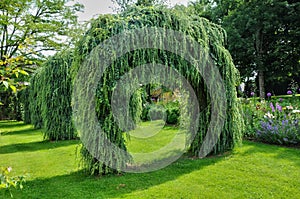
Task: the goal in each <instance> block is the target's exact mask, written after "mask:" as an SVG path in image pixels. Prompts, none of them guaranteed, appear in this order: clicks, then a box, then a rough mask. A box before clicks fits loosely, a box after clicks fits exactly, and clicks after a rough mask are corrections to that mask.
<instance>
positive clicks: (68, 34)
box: [0, 0, 82, 90]
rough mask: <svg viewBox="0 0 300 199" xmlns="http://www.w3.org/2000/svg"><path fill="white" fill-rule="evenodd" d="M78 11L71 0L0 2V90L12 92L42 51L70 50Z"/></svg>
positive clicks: (33, 66) (15, 0)
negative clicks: (5, 89) (4, 89)
mask: <svg viewBox="0 0 300 199" xmlns="http://www.w3.org/2000/svg"><path fill="white" fill-rule="evenodd" d="M71 4H72V5H71ZM81 9H82V5H80V4H77V3H75V4H74V3H72V0H2V1H1V4H0V75H1V76H0V88H1V90H2V89H3V88H8V87H12V88H13V90H14V88H15V87H16V84H17V82H18V80H16V79H18V76H19V74H25V72H24V71H26V70H27V71H28V70H29V69H32V68H36V67H37V65H39V64H40V62H39V60H40V59H43V58H45V56H46V54H45V52H47V51H52V52H53V51H58V50H60V49H62V48H64V47H66V46H68V47H69V45H70V44H71V43H72V38H74V37H73V36H74V34H75V32H76V28H77V16H76V12H77V11H80V10H81ZM12 63H13V64H12ZM29 71H30V70H29Z"/></svg>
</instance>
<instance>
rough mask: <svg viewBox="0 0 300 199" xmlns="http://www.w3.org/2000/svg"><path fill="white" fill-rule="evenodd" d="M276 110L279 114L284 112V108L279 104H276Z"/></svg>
mask: <svg viewBox="0 0 300 199" xmlns="http://www.w3.org/2000/svg"><path fill="white" fill-rule="evenodd" d="M276 109H277V110H278V111H279V112H281V111H282V107H281V106H280V104H279V103H276Z"/></svg>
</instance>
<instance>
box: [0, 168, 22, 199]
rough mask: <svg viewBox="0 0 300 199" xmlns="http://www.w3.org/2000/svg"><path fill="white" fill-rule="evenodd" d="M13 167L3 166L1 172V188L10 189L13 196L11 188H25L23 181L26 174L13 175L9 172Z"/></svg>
mask: <svg viewBox="0 0 300 199" xmlns="http://www.w3.org/2000/svg"><path fill="white" fill-rule="evenodd" d="M11 170H12V168H11V167H7V168H1V173H0V189H6V190H8V191H9V194H10V196H11V197H13V195H12V193H11V188H12V187H14V188H20V189H23V183H24V182H25V177H24V176H17V177H11V176H10V175H9V174H10V172H11Z"/></svg>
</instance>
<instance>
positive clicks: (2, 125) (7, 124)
mask: <svg viewBox="0 0 300 199" xmlns="http://www.w3.org/2000/svg"><path fill="white" fill-rule="evenodd" d="M24 126H28V124H25V123H24V122H18V121H10V120H2V121H0V129H9V128H16V127H18V128H19V127H24Z"/></svg>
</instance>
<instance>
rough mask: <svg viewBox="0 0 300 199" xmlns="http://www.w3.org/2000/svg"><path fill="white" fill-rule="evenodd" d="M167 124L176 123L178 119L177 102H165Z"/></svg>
mask: <svg viewBox="0 0 300 199" xmlns="http://www.w3.org/2000/svg"><path fill="white" fill-rule="evenodd" d="M165 107H166V113H167V120H166V123H167V124H178V123H179V119H180V109H179V103H178V102H169V103H167V104H166V106H165Z"/></svg>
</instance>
